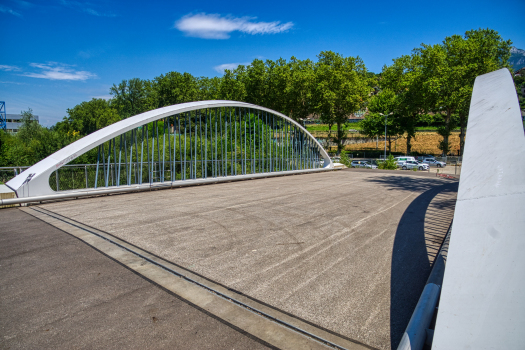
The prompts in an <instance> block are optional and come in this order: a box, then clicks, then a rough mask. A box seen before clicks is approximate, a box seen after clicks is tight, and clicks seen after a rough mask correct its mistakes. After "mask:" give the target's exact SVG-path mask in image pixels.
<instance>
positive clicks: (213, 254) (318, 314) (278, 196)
mask: <svg viewBox="0 0 525 350" xmlns="http://www.w3.org/2000/svg"><path fill="white" fill-rule="evenodd" d="M456 190H457V183H456V182H455V181H452V180H445V179H439V178H435V177H433V176H428V174H420V173H412V172H396V173H394V174H393V173H392V172H382V171H378V170H375V171H365V170H351V169H348V170H343V171H338V172H333V173H327V174H311V175H301V176H289V177H282V178H273V179H262V180H254V181H245V182H236V183H227V184H220V185H210V186H199V187H190V188H181V189H176V190H167V191H156V192H145V193H136V194H128V195H117V196H110V197H101V198H91V199H82V200H78V201H66V202H60V203H51V204H46V205H43V206H42V207H43V208H45V209H47V210H50V211H52V212H55V213H58V214H61V215H64V216H66V217H69V218H72V219H74V220H77V221H79V222H82V223H84V224H87V225H90V226H93V227H95V228H97V229H100V230H103V231H105V232H108V233H111V234H113V235H115V236H117V237H119V238H121V239H124V240H126V241H128V242H130V243H133V244H135V245H137V246H139V247H141V248H142V249H145V250H147V251H149V252H151V253H153V254H156V255H158V256H160V257H162V258H165V259H167V260H169V261H172V262H174V263H176V264H178V265H180V266H183V267H185V268H187V269H189V270H191V271H194V272H196V273H198V274H201V275H203V276H205V277H207V278H209V279H211V280H213V281H216V282H218V283H221V284H223V285H225V286H227V287H230V288H233V289H235V290H237V291H240V292H242V293H244V294H246V295H248V296H250V297H252V298H255V299H257V300H259V301H261V302H263V303H266V304H269V305H271V306H273V307H275V308H278V309H280V310H282V311H285V312H288V313H290V314H292V315H295V316H296V317H298V318H301V319H303V320H305V321H308V322H311V323H313V324H315V325H318V326H320V327H323V328H325V329H328V330H330V331H333V332H336V333H338V334H341V335H343V336H345V337H348V338H351V339H355V340H357V341H359V342H362V343H365V344H367V345H369V346H372V347H375V348H380V349H389V348H390V347H391V344H392V345H393V346H394V347H395V346H396V345H397V343H398V342H399V340H400V337H401V335H402V333H403V331H404V328H405V327H406V324H407V323H408V321H409V319H410V315H411V313H412V311H413V308H414V307H415V304H416V303H417V300H418V298H419V295H420V293H421V291H422V288H423V286H424V284H425V281H426V278H427V277H428V274H429V272H430V267H431V263H432V261H433V257H434V255H435V254H436V253H437V251H438V249H439V246H440V244H441V241H442V238H443V237H444V235H445V233H446V231H447V229H448V226H449V224H450V221H451V219H452V215H453V211H454V203H455V197H456Z"/></svg>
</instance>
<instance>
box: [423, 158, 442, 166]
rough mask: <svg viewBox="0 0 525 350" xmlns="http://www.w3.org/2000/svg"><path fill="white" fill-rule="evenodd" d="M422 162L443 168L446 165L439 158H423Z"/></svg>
mask: <svg viewBox="0 0 525 350" xmlns="http://www.w3.org/2000/svg"><path fill="white" fill-rule="evenodd" d="M423 163H425V164H428V166H435V167H438V168H444V167H446V166H447V163H445V162H440V161H439V160H436V159H434V158H425V159H423Z"/></svg>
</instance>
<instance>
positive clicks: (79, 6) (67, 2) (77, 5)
mask: <svg viewBox="0 0 525 350" xmlns="http://www.w3.org/2000/svg"><path fill="white" fill-rule="evenodd" d="M60 3H61V4H62V5H64V6H65V7H69V8H71V9H76V10H79V11H82V12H85V13H87V14H90V15H93V16H98V17H116V16H117V15H115V14H112V13H102V12H99V11H96V10H94V9H92V8H89V7H86V6H85V5H86V4H84V3H82V2H79V1H74V0H60ZM87 4H89V3H87ZM89 5H92V4H89Z"/></svg>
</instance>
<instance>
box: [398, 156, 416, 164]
mask: <svg viewBox="0 0 525 350" xmlns="http://www.w3.org/2000/svg"><path fill="white" fill-rule="evenodd" d="M394 159H395V160H396V162H397V166H403V164H404V163H406V162H408V161H413V162H415V161H416V158H414V157H410V156H397V157H394Z"/></svg>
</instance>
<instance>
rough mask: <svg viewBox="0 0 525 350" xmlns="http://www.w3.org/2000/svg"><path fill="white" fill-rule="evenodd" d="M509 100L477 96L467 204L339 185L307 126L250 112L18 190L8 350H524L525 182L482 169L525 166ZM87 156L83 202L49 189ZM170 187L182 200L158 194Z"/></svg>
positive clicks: (507, 82)
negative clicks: (84, 349) (123, 349)
mask: <svg viewBox="0 0 525 350" xmlns="http://www.w3.org/2000/svg"><path fill="white" fill-rule="evenodd" d="M513 88H514V87H513V84H512V80H511V77H510V74H509V73H508V71H506V70H501V71H497V72H493V73H490V74H487V75H485V76H481V77H479V78H478V79H477V80H476V85H475V88H474V95H473V98H472V106H471V113H470V116H469V125H468V131H469V135H468V139H467V143H466V150H465V159H464V165H463V170H462V175H461V179H460V181H459V192H458V181H457V179H448V178H440V177H436V176H435V175H434V174H429V173H425V172H402V171H396V172H392V171H382V170H377V169H370V170H366V169H344V170H338V171H328V170H332V166H333V165H332V164H331V162H330V161H329V158H327V155H326V153H323V152H324V151H323V150H322V149H321V148H319V146H318V144H316V142H315V140H314V139H313V138H311V136H310V135H309V134H308V133H307V132H306V131H305V130H304V129H302V128H301V126H300V125H298V124H294V123H292V121H290V120H288V119H286V117H285V116H278V115H277V114H275V112H272V111H269V110H265V109H262V107H257V106H253V105H247V104H243V105H242V106H240V105H235V106H232V105H231V104H237V103H239V104H240V102H228V101H219V102H216V101H206V102H202V103H203V104H204V105H200V107H199V106H195V105H192V106H189V105H186V106H185V107H184V108H190V109H191V108H193V109H191V110H185V111H181V110H180V109H178V108H180V105H179V107H177V106H172V107H170V108H172V110H170V111H167V114H164V115H161V112H160V110H157V111H152V112H154V113H152V114H156V116H153V115H150V116H148V117H146V116H144V115H142V116H141V117H140V118H143V119H141V121H138V120H137V119H134V120H136V121H137V122H136V123H135V122H134V121H128V120H127V122H130V123H131V124H132V125H131V127H130V129H126V130H124V129H125V128H127V126H126V127H124V123H122V122H121V123H122V124H120V126H118V127H115V129H114V130H113V131H112V133H110V134H107V135H106V134H104V135H106V136H102V135H103V133H100V134H98V135H95V133H94V134H92V135H90V136H89V137H90V138H91V141H90V142H89V145H85V147H84V146H83V145H84V144H83V143H78V145H79V146H78V147H77V146H75V147H77V148H72V149H70V150H69V151H68V152H67V153H65V152H64V153H63V154H60V156H55V158H54V159H52V160H49V161H47V162H45V163H44V165H40V166H39V167H36V165H35V168H34V169H33V170H31V171H30V169H27V170H26V171H25V172H24V173H22V174H21V175H20V176H19V178H18V180H17V181H16V182H15V181H14V180H16V179H17V178H15V179H13V180H12V181H13V182H10V183H8V184H9V185H10V187H12V188H13V189H16V190H17V195H18V196H19V198H17V199H14V200H13V201H18V203H29V204H31V205H30V206H27V207H21V208H20V209H17V208H11V209H3V210H0V218H1V219H0V220H1V221H2V224H3V232H2V235H1V239H2V242H3V243H4V244H3V245H2V247H1V248H0V263H1V265H2V266H9V267H10V268H9V269H8V270H5V273H4V274H3V277H2V285H7V286H9V289H8V290H6V291H5V292H4V293H2V294H1V296H0V298H1V303H2V309H3V310H5V314H6V315H8V316H7V317H5V318H3V319H2V322H3V323H2V329H3V332H4V334H5V336H4V338H3V339H2V340H0V342H2V343H1V344H2V346H4V345H5V346H6V347H7V346H14V345H17V344H20V345H19V346H21V347H30V346H33V347H46V346H47V347H55V348H56V347H75V346H79V344H91V345H92V346H93V347H107V346H108V345H111V344H116V343H117V342H118V343H119V344H123V346H127V347H133V346H134V347H137V346H141V347H147V346H151V344H155V345H158V347H166V348H168V347H171V348H173V347H179V348H192V347H193V348H250V349H259V348H260V349H264V348H283V349H287V348H290V349H304V348H314V349H317V348H319V349H321V348H323V349H326V348H332V349H334V348H335V349H392V348H397V347H398V345H399V347H400V348H402V349H407V348H410V349H421V348H422V347H423V346H424V344H425V342H426V343H427V344H432V345H431V346H432V347H433V348H436V349H451V348H466V347H468V346H473V347H475V348H480V349H484V348H486V349H488V348H509V349H513V348H519V347H520V344H522V343H523V335H522V332H520V330H521V326H522V325H523V319H522V318H523V316H522V315H524V314H525V313H524V312H523V311H524V305H523V302H522V300H521V299H522V298H521V293H520V291H521V290H522V287H523V286H522V284H523V283H522V282H521V281H522V279H521V278H520V276H521V275H522V274H523V269H524V266H525V264H524V262H523V258H522V257H521V250H520V248H521V247H522V246H523V235H522V234H521V231H522V228H523V219H522V216H521V215H520V210H522V208H523V207H525V202H524V197H523V193H524V191H525V190H524V189H523V186H524V181H523V179H522V178H521V177H520V176H521V174H522V173H523V171H522V170H524V169H522V167H523V166H522V165H521V163H520V164H518V165H517V163H516V162H502V163H499V164H497V165H496V166H495V167H493V168H490V167H489V168H487V167H485V166H484V162H482V160H483V159H484V157H490V155H491V154H494V155H498V156H500V155H502V154H504V152H503V151H504V150H508V149H510V147H511V145H512V147H518V152H517V153H514V154H517V155H518V156H519V155H521V154H522V153H525V138H524V135H523V127H522V125H521V120H520V118H519V106H518V105H517V99H516V96H515V95H513ZM211 103H224V104H225V105H222V107H219V106H215V107H210V105H209V104H211ZM206 104H208V105H206ZM228 104H230V105H228ZM204 106H205V107H204ZM241 107H242V108H246V110H244V109H240V112H239V108H241ZM213 108H217V109H216V110H213ZM220 108H224V109H222V111H221V109H220ZM198 111H201V112H198ZM230 111H231V113H232V117H233V118H232V123H231V124H230V123H229V120H230V119H229V115H230ZM261 112H265V113H262V114H261ZM147 113H149V112H147ZM185 113H190V114H191V116H187V115H185ZM245 113H246V114H245ZM266 113H268V115H271V114H273V115H274V116H275V122H272V121H273V117H272V118H268V119H266V118H265V116H266ZM225 115H227V116H228V119H227V120H228V124H226V122H225V120H224V117H225ZM203 116H206V117H204V118H203ZM136 117H137V116H136ZM136 117H133V118H136ZM186 117H187V119H186ZM199 117H200V119H199ZM133 118H130V119H133ZM140 118H138V119H140ZM148 118H153V119H154V120H153V119H148ZM170 118H171V119H170ZM205 118H208V119H207V121H204V119H205ZM221 118H222V119H221ZM279 118H280V119H279ZM179 120H180V121H181V124H180V127H179V122H178V121H179ZM185 120H186V121H187V124H186V125H187V126H186V127H185V126H184V125H185V124H184V121H185ZM200 121H202V125H205V126H203V127H202V128H201V126H200ZM212 121H217V128H216V129H217V136H216V137H215V136H214V138H211V137H209V136H210V134H209V133H210V127H212V129H211V130H213V131H212V132H211V133H212V135H215V126H214V122H212ZM221 121H222V123H223V124H222V125H223V127H224V128H226V127H228V129H227V130H229V132H228V133H226V132H224V130H225V129H223V132H221V131H220V130H221V129H220V125H221ZM234 121H235V122H234ZM502 121H505V123H503V122H502ZM124 122H126V121H124ZM161 122H162V123H161ZM144 125H147V127H146V126H144ZM232 125H233V126H232ZM253 125H255V127H253ZM140 126H142V128H141V129H139V127H140ZM250 126H252V128H251V129H250ZM244 127H246V129H243V128H244ZM257 128H259V130H262V131H261V132H260V133H259V134H257V133H256V132H255V131H256V130H257ZM123 130H124V131H123ZM157 130H158V132H159V133H158V136H157ZM163 130H165V131H163ZM206 130H207V131H206ZM243 130H246V131H245V132H243ZM250 130H252V132H251V133H250ZM288 130H290V131H288ZM143 131H144V136H142V135H143V134H142V132H143ZM201 131H202V132H203V135H204V136H203V137H202V138H201V136H200V133H201ZM126 133H127V134H126ZM184 133H186V139H185V138H184ZM207 133H208V134H207ZM235 133H237V137H238V139H237V140H236V139H235ZM190 134H191V137H192V138H191V142H190V136H188V135H190ZM494 134H496V135H502V137H501V138H497V142H496V141H494V140H492V139H490V135H494ZM120 135H123V136H122V141H121V136H120ZM219 135H222V136H219ZM231 135H233V137H232V136H231ZM135 136H137V138H136V139H137V141H134V140H135ZM196 136H197V137H196ZM226 136H228V139H226ZM106 137H107V138H106ZM152 138H153V139H152ZM153 140H155V141H153ZM164 140H165V141H164ZM196 140H197V142H196ZM227 140H228V141H227ZM231 140H234V141H233V143H231ZM241 140H242V141H241ZM487 140H491V142H488V141H487ZM495 140H496V139H495ZM179 141H180V144H181V145H187V146H186V147H187V148H186V151H187V150H188V147H189V149H190V150H189V151H187V152H185V151H184V148H183V147H179V146H178V145H179ZM174 144H176V145H175V146H174ZM221 145H222V148H221ZM244 145H246V146H244ZM249 145H251V148H250V147H248V146H249ZM286 145H289V148H286ZM80 146H82V147H80ZM143 146H144V148H142V147H143ZM263 146H264V149H263ZM201 147H202V149H203V151H202V152H201ZM242 147H244V148H242ZM121 149H122V151H121ZM138 149H140V151H138ZM215 149H216V151H215ZM220 149H221V151H219V150H220ZM225 149H226V150H228V152H226V153H225V151H224V150H225ZM232 149H233V151H232ZM270 149H271V151H270ZM77 150H78V151H77ZM110 150H111V152H110ZM143 150H144V151H143ZM152 150H153V151H154V152H152ZM169 150H175V151H176V152H172V151H169ZM181 150H182V156H181V154H180V152H181ZM212 150H213V151H212ZM163 151H165V153H163ZM81 152H82V153H81ZM89 152H92V153H91V157H92V158H93V159H95V160H96V162H95V164H94V165H93V166H92V168H93V169H92V170H90V172H89V173H88V177H87V178H88V181H87V184H86V181H78V183H82V184H81V185H80V186H77V187H79V188H71V187H67V188H64V187H62V183H60V178H64V177H61V174H60V173H58V176H57V175H56V174H57V173H56V172H55V173H53V172H54V171H56V170H57V169H58V171H59V172H60V169H62V168H61V167H63V165H65V164H67V162H69V161H70V160H71V159H73V158H71V159H68V157H70V156H71V155H75V157H78V156H80V155H81V154H88V153H89ZM147 152H149V153H150V156H148V153H147ZM212 152H214V153H213V154H212ZM168 153H169V154H168ZM68 154H69V155H68ZM130 154H131V156H130ZM232 154H233V161H232ZM125 155H127V159H126V156H125ZM142 155H143V156H144V158H142V159H144V160H145V161H143V162H142V163H141V161H140V159H141V157H142ZM159 155H160V156H159ZM185 155H186V157H185ZM224 155H227V156H224ZM119 157H120V158H119ZM170 157H171V158H170ZM493 158H494V157H493ZM115 160H117V161H116V162H115ZM37 165H38V164H37ZM130 169H131V170H130ZM119 170H120V175H119ZM82 171H83V172H85V169H82ZM141 171H142V172H141ZM30 174H35V175H32V176H31V177H29V175H30ZM92 174H95V175H92ZM282 175H293V176H282ZM299 175H300V176H299ZM57 177H58V178H59V184H58V186H56V187H53V183H55V184H56V179H57ZM81 178H82V179H85V173H83V174H82V177H81ZM251 178H258V179H257V180H254V181H235V180H238V179H242V180H247V179H251ZM22 179H23V181H22ZM28 179H29V180H28ZM26 180H27V181H26ZM223 180H224V181H223ZM24 182H25V183H24ZM214 182H223V183H222V184H220V185H211V186H197V185H199V184H211V183H214ZM95 183H96V185H95ZM36 184H45V185H46V186H47V187H46V188H45V191H44V190H42V189H40V187H39V186H37V185H36ZM171 187H182V188H177V189H174V190H166V191H152V190H155V189H160V188H166V189H167V188H171ZM126 192H133V193H129V194H125V193H126ZM100 195H104V196H103V197H101V196H100ZM72 198H78V199H76V200H70V199H72ZM64 199H68V200H64ZM7 203H10V202H7ZM453 217H454V222H453V223H452V218H453ZM451 223H452V225H451ZM449 240H450V241H449ZM448 242H449V243H448ZM448 247H449V248H448ZM91 248H94V249H91ZM447 250H448V256H447ZM445 262H446V269H445ZM443 269H444V270H445V273H444V276H443ZM440 271H441V272H440ZM439 274H440V275H439ZM436 275H439V276H437V277H436ZM439 297H441V300H439ZM438 302H439V304H438ZM436 305H439V311H438V312H437V313H435V310H436V308H435V306H436ZM484 315H489V316H487V317H485V316H484ZM4 320H5V321H4ZM71 334H74V335H75V336H71ZM47 335H49V336H47ZM51 335H52V336H51ZM427 346H429V345H427Z"/></svg>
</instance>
